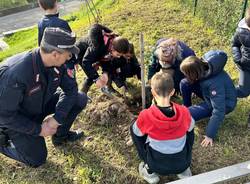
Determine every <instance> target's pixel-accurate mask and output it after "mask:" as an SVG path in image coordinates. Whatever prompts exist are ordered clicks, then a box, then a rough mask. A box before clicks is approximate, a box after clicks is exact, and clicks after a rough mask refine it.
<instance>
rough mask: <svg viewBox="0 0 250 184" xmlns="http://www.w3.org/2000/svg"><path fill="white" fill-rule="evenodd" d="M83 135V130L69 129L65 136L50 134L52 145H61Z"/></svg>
mask: <svg viewBox="0 0 250 184" xmlns="http://www.w3.org/2000/svg"><path fill="white" fill-rule="evenodd" d="M83 136H84V133H83V131H69V132H68V133H67V134H66V135H65V136H57V135H53V136H52V143H53V144H54V146H61V145H63V144H65V143H67V142H75V141H77V140H79V139H81V138H82V137H83Z"/></svg>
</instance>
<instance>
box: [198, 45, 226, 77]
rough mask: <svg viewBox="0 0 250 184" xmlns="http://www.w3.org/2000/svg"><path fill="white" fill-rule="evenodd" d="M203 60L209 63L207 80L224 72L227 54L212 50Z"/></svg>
mask: <svg viewBox="0 0 250 184" xmlns="http://www.w3.org/2000/svg"><path fill="white" fill-rule="evenodd" d="M202 59H203V60H204V61H205V62H207V63H208V66H209V69H208V71H207V73H206V74H205V76H204V77H205V78H208V77H211V76H214V75H217V74H219V73H220V72H221V71H223V68H224V66H225V65H226V62H227V54H226V53H225V52H224V51H222V50H211V51H208V52H207V53H206V54H204V55H203V57H202Z"/></svg>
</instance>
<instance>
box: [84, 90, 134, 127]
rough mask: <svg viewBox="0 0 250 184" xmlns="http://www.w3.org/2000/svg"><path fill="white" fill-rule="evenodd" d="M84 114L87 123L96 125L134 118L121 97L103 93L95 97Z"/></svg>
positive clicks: (118, 122)
mask: <svg viewBox="0 0 250 184" xmlns="http://www.w3.org/2000/svg"><path fill="white" fill-rule="evenodd" d="M85 114H86V119H87V120H88V122H89V123H93V124H97V125H109V124H112V125H113V124H123V123H128V122H131V121H132V120H133V119H134V118H135V116H134V115H133V114H132V113H131V112H130V110H129V107H128V106H127V105H126V104H125V102H124V100H123V99H122V98H119V97H114V98H109V97H107V96H105V95H101V96H98V97H96V98H95V99H94V100H93V101H92V103H91V104H89V105H88V108H87V110H86V113H85Z"/></svg>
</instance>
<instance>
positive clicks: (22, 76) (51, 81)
mask: <svg viewBox="0 0 250 184" xmlns="http://www.w3.org/2000/svg"><path fill="white" fill-rule="evenodd" d="M75 41H76V38H75V36H74V35H73V34H72V33H69V32H66V31H64V30H62V29H60V28H46V29H45V32H44V36H43V39H42V42H41V47H40V48H38V49H35V50H33V51H30V52H25V53H21V54H18V55H15V56H13V57H11V58H9V59H7V60H6V61H4V62H3V63H1V65H0V128H1V131H0V132H1V134H0V137H1V138H5V141H3V139H1V141H0V142H1V143H2V144H1V145H0V152H1V153H3V154H5V155H6V156H8V157H10V158H13V159H15V160H18V161H20V162H23V163H25V164H27V165H29V166H32V167H38V166H40V165H41V164H43V163H44V162H45V161H46V157H47V149H46V144H45V140H44V137H46V136H51V135H53V137H52V142H53V143H54V145H60V144H62V143H65V142H67V141H75V140H77V139H79V138H81V137H82V136H83V133H82V132H80V133H79V132H74V131H70V128H71V126H72V124H73V121H74V120H75V118H76V116H77V115H78V114H79V113H80V112H81V110H82V109H83V108H84V107H85V106H86V102H87V98H86V95H85V94H80V93H78V89H77V84H76V80H75V79H74V75H73V74H72V71H71V70H70V69H67V68H66V67H65V65H64V63H65V62H66V60H68V59H70V58H71V57H72V54H78V52H79V49H78V48H77V47H76V46H75V45H74V44H75ZM59 87H60V90H59ZM53 113H54V114H53ZM50 114H53V115H52V116H49V117H48V116H47V115H50ZM4 136H5V137H4Z"/></svg>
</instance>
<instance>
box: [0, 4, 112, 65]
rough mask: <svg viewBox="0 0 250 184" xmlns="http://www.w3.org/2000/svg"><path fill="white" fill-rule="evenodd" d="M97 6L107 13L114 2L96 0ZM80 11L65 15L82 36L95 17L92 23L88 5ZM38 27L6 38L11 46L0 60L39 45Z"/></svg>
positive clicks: (1, 54) (103, 12)
mask: <svg viewBox="0 0 250 184" xmlns="http://www.w3.org/2000/svg"><path fill="white" fill-rule="evenodd" d="M94 2H95V6H96V8H98V10H99V11H100V13H102V14H106V13H105V12H108V11H109V8H110V7H111V6H112V5H113V4H114V3H113V0H105V1H102V0H95V1H94ZM79 9H80V11H79V12H76V13H72V14H70V15H67V16H65V17H63V18H64V19H65V20H67V21H68V22H69V24H70V26H71V28H72V29H73V30H74V31H75V32H76V33H77V35H78V36H79V37H80V36H82V35H84V34H85V33H86V32H87V29H88V27H89V26H90V24H91V23H94V20H93V17H92V16H91V15H90V21H91V22H90V23H89V19H88V16H87V14H90V12H87V11H86V6H82V7H79ZM37 34H38V33H37V27H36V26H35V27H34V28H31V29H29V30H26V31H20V32H17V33H14V34H13V35H11V36H9V37H7V38H4V41H5V42H6V43H7V44H9V45H10V48H9V49H7V50H5V51H2V52H0V62H1V61H3V59H5V58H7V57H10V56H12V55H14V54H17V53H20V52H23V51H26V50H29V49H33V48H35V47H37V46H38V41H37V38H38V36H37Z"/></svg>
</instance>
